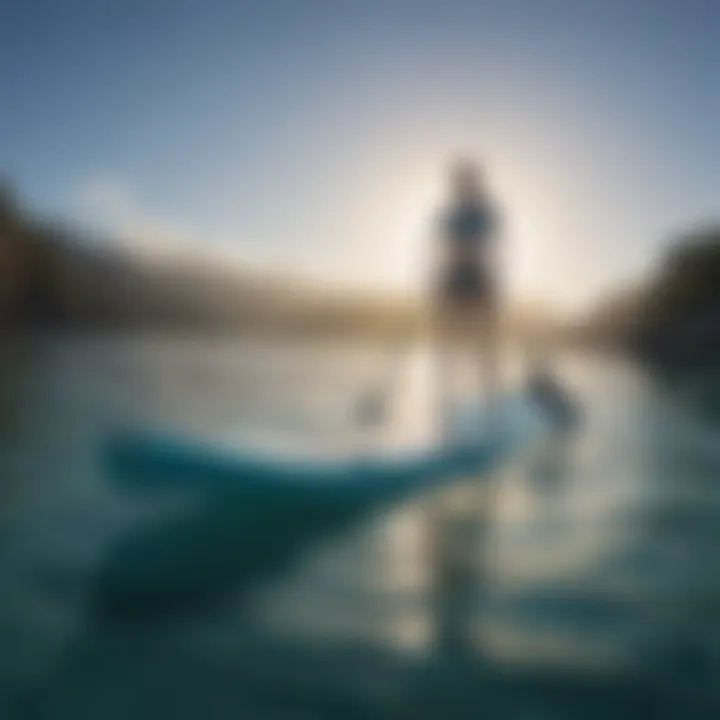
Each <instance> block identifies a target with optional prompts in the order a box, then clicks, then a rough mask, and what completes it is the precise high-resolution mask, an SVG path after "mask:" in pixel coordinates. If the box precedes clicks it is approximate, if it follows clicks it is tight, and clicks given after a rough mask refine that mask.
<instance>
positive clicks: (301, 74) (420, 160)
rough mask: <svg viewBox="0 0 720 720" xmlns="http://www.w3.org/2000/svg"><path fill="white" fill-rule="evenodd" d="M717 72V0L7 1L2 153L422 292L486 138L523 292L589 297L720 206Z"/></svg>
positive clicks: (247, 253) (115, 208) (276, 250)
mask: <svg viewBox="0 0 720 720" xmlns="http://www.w3.org/2000/svg"><path fill="white" fill-rule="evenodd" d="M718 76H720V3H717V2H714V0H673V1H671V0H653V1H652V2H651V1H649V0H503V1H502V2H501V1H500V0H497V1H496V2H482V0H476V1H474V2H472V1H459V0H436V1H432V2H430V1H424V0H416V1H415V2H405V1H404V0H378V1H376V0H364V1H360V0H258V1H257V2H243V1H242V0H103V1H102V2H101V1H99V0H36V1H35V2H33V1H32V0H0V172H3V173H4V174H6V175H7V176H8V177H9V178H10V179H11V180H12V181H13V182H15V183H16V184H17V186H18V188H19V189H20V191H21V192H22V193H23V195H24V196H25V197H26V198H27V199H28V201H29V202H31V203H32V204H33V206H35V207H36V208H38V210H40V211H43V212H51V213H56V214H58V215H59V216H62V217H64V218H68V219H72V220H74V221H76V222H77V223H78V224H80V225H82V226H84V227H87V228H92V229H98V230H101V231H102V232H103V233H108V234H110V233H113V234H115V235H118V236H120V237H122V238H123V239H124V241H126V242H132V243H134V244H135V245H136V246H138V247H141V246H142V247H146V248H148V247H149V248H152V247H153V246H157V247H166V246H171V247H172V246H175V245H183V246H186V247H192V248H221V249H222V251H223V252H229V251H232V253H234V254H235V255H237V257H239V258H241V259H242V260H245V261H247V262H248V263H255V264H258V265H270V266H279V267H282V268H283V269H289V270H292V271H295V272H297V273H303V274H307V275H312V276H313V277H315V278H317V279H318V280H322V281H327V282H333V283H335V284H340V283H345V284H357V285H361V286H367V287H373V288H374V287H378V288H383V289H384V288H390V289H408V288H410V289H414V288H417V287H419V286H420V283H421V281H422V276H423V271H422V262H421V258H422V257H423V256H422V252H423V250H422V248H423V243H424V242H425V237H424V236H425V235H426V232H425V230H426V229H427V225H428V218H429V217H430V216H431V214H432V211H433V207H434V205H435V204H436V203H437V202H438V201H439V200H441V199H442V180H443V172H444V170H445V165H446V163H447V161H448V159H449V158H452V157H453V156H454V155H456V154H457V153H458V152H462V153H470V154H473V155H475V156H476V157H478V159H480V160H481V161H482V162H483V163H484V164H485V165H486V167H487V170H488V173H489V176H490V181H491V184H492V185H493V186H494V188H495V191H496V194H497V195H498V198H499V200H500V201H501V203H502V205H503V207H504V209H505V215H506V219H507V223H506V226H507V233H506V243H507V249H506V253H505V257H506V259H507V263H506V268H507V276H508V281H509V283H510V286H511V288H512V290H513V293H514V294H516V295H517V296H522V297H525V298H538V297H541V298H544V299H547V300H548V301H550V302H556V303H558V304H561V305H563V306H567V307H572V306H575V305H577V304H578V303H585V302H587V301H589V300H590V299H592V298H593V297H595V296H596V295H597V294H598V293H600V292H602V291H603V290H605V289H606V288H608V287H610V286H612V285H614V284H616V283H618V282H623V281H624V280H626V279H627V278H632V277H634V276H636V275H638V274H639V273H642V272H643V271H644V270H645V269H646V268H647V266H648V265H649V264H650V263H652V262H653V260H654V259H655V258H656V257H657V255H658V253H659V251H660V248H661V247H662V245H663V244H664V243H665V242H666V241H667V238H668V237H669V236H671V235H672V233H673V232H675V231H677V230H678V229H682V228H683V227H686V226H688V225H691V224H692V223H694V222H701V221H706V220H711V219H713V218H717V215H718V210H719V206H718V197H717V188H718V187H720V133H718V127H720V95H719V94H718V93H717V80H718ZM99 234H102V233H99Z"/></svg>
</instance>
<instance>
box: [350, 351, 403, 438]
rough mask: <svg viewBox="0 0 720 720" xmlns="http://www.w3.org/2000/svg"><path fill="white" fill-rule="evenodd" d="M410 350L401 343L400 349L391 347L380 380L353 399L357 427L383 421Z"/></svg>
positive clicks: (377, 423)
mask: <svg viewBox="0 0 720 720" xmlns="http://www.w3.org/2000/svg"><path fill="white" fill-rule="evenodd" d="M411 349H412V346H411V344H410V343H403V344H401V345H400V347H397V346H396V345H393V346H392V347H391V348H390V349H389V350H388V353H387V355H388V357H387V360H386V364H385V371H384V372H383V373H382V374H381V376H380V380H379V381H375V382H374V383H373V385H372V386H370V387H368V388H366V389H365V390H364V392H363V393H362V394H361V395H360V396H359V397H357V398H356V399H355V404H354V406H353V409H352V418H353V420H354V421H355V422H356V423H357V424H358V425H361V426H363V427H377V426H378V425H380V424H381V423H382V422H384V421H385V419H386V418H387V410H388V403H389V400H390V396H391V394H392V393H393V392H394V391H395V389H396V388H397V386H398V380H399V378H400V374H401V371H402V370H403V369H404V368H405V366H406V364H407V362H408V361H409V359H410V351H411Z"/></svg>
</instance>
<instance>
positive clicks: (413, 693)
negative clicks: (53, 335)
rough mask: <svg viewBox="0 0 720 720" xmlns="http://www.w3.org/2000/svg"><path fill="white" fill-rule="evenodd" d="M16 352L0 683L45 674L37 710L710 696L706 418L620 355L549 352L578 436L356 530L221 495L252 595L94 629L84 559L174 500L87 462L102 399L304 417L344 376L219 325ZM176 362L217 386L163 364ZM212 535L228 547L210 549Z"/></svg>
mask: <svg viewBox="0 0 720 720" xmlns="http://www.w3.org/2000/svg"><path fill="white" fill-rule="evenodd" d="M33 358H34V362H32V363H30V362H24V361H23V362H21V363H19V366H20V367H18V368H16V369H17V374H16V375H15V379H14V380H13V383H14V384H13V387H12V388H10V387H8V388H6V390H7V391H8V393H9V394H8V395H7V397H8V399H9V400H10V399H14V405H15V408H16V409H17V410H18V411H19V412H18V414H17V415H15V414H14V413H13V414H12V416H8V417H10V418H11V419H10V422H9V424H10V425H11V426H12V430H13V435H14V436H13V440H12V442H9V441H8V442H6V443H5V445H4V446H3V449H2V457H1V458H0V463H2V470H3V475H4V477H3V481H5V480H6V479H9V480H10V481H11V483H12V484H13V486H14V487H15V488H16V489H20V490H21V491H22V492H21V493H20V494H19V495H17V503H13V504H12V506H11V505H10V504H5V505H4V506H3V514H4V515H5V516H6V517H8V518H9V520H10V522H9V523H8V524H7V526H6V528H7V530H8V532H5V533H4V534H3V540H4V544H3V545H2V546H0V583H2V587H3V594H2V597H1V598H0V606H1V607H0V609H1V610H2V613H1V614H0V636H1V639H2V641H3V642H2V645H1V646H0V696H2V695H3V693H5V692H6V688H11V689H12V690H13V692H15V690H17V689H18V688H25V689H26V690H27V689H28V688H29V689H30V691H34V689H35V688H38V687H41V686H42V688H43V698H44V700H43V703H44V704H43V708H44V710H43V711H42V712H38V713H37V715H36V716H37V717H42V718H45V717H47V718H59V717H74V718H83V717H86V718H91V717H101V716H102V717H113V716H118V713H120V714H122V712H121V711H125V714H126V715H127V714H133V715H136V716H137V717H138V718H142V717H147V716H150V715H153V716H155V717H156V716H157V714H158V712H157V711H158V709H161V710H162V709H164V710H167V712H168V713H170V715H172V716H173V717H178V718H183V717H197V715H198V713H200V714H202V713H203V712H205V713H206V714H207V715H208V716H209V717H218V718H220V717H228V716H233V717H235V716H244V715H243V713H244V712H246V711H247V710H248V708H251V707H253V704H256V705H257V707H261V706H262V708H263V709H267V712H270V711H271V710H272V711H273V712H275V711H276V712H277V713H280V716H283V715H282V713H286V714H287V715H288V716H291V717H292V713H293V712H295V713H296V715H297V714H300V715H302V714H303V713H304V714H305V715H307V716H313V715H315V716H322V715H323V713H324V714H325V716H328V717H331V716H335V717H339V716H348V715H352V714H353V712H354V713H355V716H356V717H359V716H368V717H370V716H375V717H377V716H378V714H380V715H382V713H385V714H392V712H394V713H396V715H398V716H403V714H404V716H410V717H422V716H423V714H424V716H434V717H437V716H439V715H441V714H445V715H448V714H450V715H452V714H453V712H455V711H457V713H456V714H458V715H461V710H462V711H463V712H466V713H469V714H471V715H472V716H474V717H477V716H480V715H481V714H483V713H484V714H489V715H490V716H495V717H529V716H534V715H536V714H547V715H549V716H552V717H568V718H579V717H587V716H588V713H590V714H591V715H592V712H594V713H595V715H596V716H597V717H648V716H650V717H659V718H664V717H672V718H674V717H678V718H679V717H691V718H692V717H701V716H704V717H713V716H716V715H712V713H711V712H710V711H712V710H716V709H717V707H718V705H717V698H716V697H715V695H716V694H717V693H716V690H714V681H715V680H716V678H717V676H718V669H717V668H718V657H719V655H718V652H719V650H718V648H720V633H718V628H720V624H719V622H718V620H719V618H718V607H720V587H719V586H718V581H717V573H715V572H713V567H714V566H713V561H714V558H715V557H716V556H717V553H718V551H720V532H718V527H720V524H719V521H720V503H719V502H718V499H717V492H716V491H717V478H718V477H719V476H720V475H719V474H718V473H720V468H719V467H718V462H719V460H718V453H717V436H716V435H715V434H710V432H711V431H709V430H708V428H707V427H696V426H694V425H691V424H688V423H687V422H686V419H685V418H684V416H683V414H682V413H680V412H678V410H677V408H675V407H673V406H672V404H671V403H666V402H665V401H664V400H663V398H662V396H660V395H658V394H657V392H656V391H655V389H654V388H652V387H650V388H647V387H645V386H643V385H642V384H641V383H639V382H638V381H637V379H636V378H635V377H633V375H632V373H631V372H627V371H626V370H625V369H624V368H618V367H616V366H612V365H610V364H608V363H606V362H605V361H603V362H602V363H595V364H593V363H592V362H590V361H586V360H583V361H582V362H580V363H577V364H576V365H574V366H573V365H570V366H569V369H568V374H569V375H571V376H572V377H573V379H574V380H576V381H577V382H576V384H577V385H578V386H579V387H580V388H581V391H582V394H583V397H584V398H587V401H588V405H589V412H588V426H587V428H586V429H585V431H584V432H583V433H582V435H581V436H579V437H577V438H567V439H566V440H564V441H562V442H558V443H557V444H555V445H552V446H547V447H545V448H544V449H543V452H542V453H541V454H540V455H537V456H534V457H529V458H527V459H526V460H523V462H522V463H520V464H519V465H518V466H516V467H514V468H512V469H510V470H508V471H507V472H504V473H501V474H499V475H497V476H495V477H494V478H492V481H491V482H482V481H478V480H477V479H474V478H468V479H467V480H466V481H464V482H461V483H457V484H456V485H454V486H453V487H452V488H447V491H443V492H440V493H435V494H433V495H432V497H426V498H423V499H421V500H417V501H413V502H412V503H410V504H409V505H406V506H402V507H400V508H397V509H394V510H392V511H390V510H388V511H387V512H386V511H385V510H383V511H382V512H379V513H378V514H377V515H373V516H372V517H368V518H366V522H365V523H364V524H363V525H362V527H357V528H351V527H349V526H343V525H342V523H340V525H338V526H336V527H333V528H332V529H331V530H328V531H327V532H325V530H324V529H323V528H322V527H320V525H319V524H318V523H317V522H315V520H314V519H313V518H312V517H305V520H303V522H304V523H305V525H304V529H303V532H302V533H300V535H302V536H303V537H305V536H307V537H310V536H312V537H313V542H312V543H305V542H304V540H303V537H300V536H298V538H296V540H295V541H294V543H290V544H288V542H287V537H288V535H289V534H291V533H292V532H295V531H296V530H297V527H295V528H294V529H293V526H292V523H290V522H289V521H288V520H289V519H291V518H292V517H297V515H298V514H297V512H295V511H296V510H297V508H295V509H293V508H292V507H291V508H290V509H289V510H288V511H287V513H286V514H285V515H282V516H281V517H280V520H278V522H276V523H275V524H274V525H272V526H264V527H261V528H258V525H259V524H261V523H259V521H256V515H257V514H256V513H254V512H253V509H252V507H246V508H244V509H243V508H239V507H235V508H229V507H228V508H223V512H222V513H221V514H222V515H223V518H224V519H223V522H222V523H220V525H218V526H217V527H216V526H215V525H214V521H213V522H210V521H208V528H209V529H212V533H211V534H212V535H213V537H214V538H215V540H214V541H213V542H217V546H218V550H219V552H218V553H217V562H218V564H222V563H225V570H227V574H228V575H231V576H237V569H238V566H239V565H243V566H244V567H245V568H246V571H247V578H250V580H248V585H252V586H253V592H252V602H250V603H243V604H240V603H239V602H238V596H237V595H236V594H234V591H232V590H228V589H225V588H223V589H221V591H220V592H219V595H220V596H222V597H224V598H226V599H227V601H228V602H226V603H225V604H224V605H222V606H217V607H213V608H212V609H206V610H204V611H203V612H193V613H190V615H189V616H188V615H186V617H185V619H183V620H182V621H178V622H175V623H174V624H170V625H168V626H167V627H165V628H159V627H157V626H154V625H151V626H150V627H148V626H145V627H144V628H140V627H134V628H132V627H130V626H126V628H125V629H124V630H123V631H122V632H113V630H112V628H105V629H104V630H100V629H99V628H98V627H97V626H93V627H85V625H84V622H85V620H87V611H88V607H89V604H90V603H89V601H90V598H91V596H90V595H89V594H88V593H89V592H90V589H91V587H92V584H91V583H90V582H89V579H91V578H92V577H93V574H94V573H95V572H96V571H97V570H98V568H100V567H101V566H102V564H103V563H104V562H107V560H108V558H109V553H110V549H111V548H112V547H113V546H116V543H118V542H120V541H121V539H122V538H124V537H127V536H128V535H129V533H130V530H134V529H137V528H138V527H139V524H141V523H143V522H145V521H147V522H148V523H152V524H157V523H165V521H166V520H167V518H168V517H169V516H168V511H169V510H172V512H173V513H177V512H179V511H182V512H186V511H187V510H188V508H187V507H186V508H185V509H184V510H183V508H182V507H180V506H179V505H178V506H176V507H173V508H170V507H169V506H168V505H167V504H164V503H163V502H158V499H157V498H154V499H152V500H151V499H147V498H146V499H140V498H131V497H126V496H123V495H120V494H119V493H118V492H117V491H116V490H115V489H113V488H112V486H110V484H109V483H108V482H107V479H106V478H103V477H102V476H100V475H99V474H98V469H97V467H96V466H95V465H94V463H93V448H94V447H95V444H96V442H97V441H98V437H99V436H101V435H102V433H103V432H104V431H105V429H106V428H107V424H108V423H107V420H108V417H109V418H110V419H113V416H112V413H110V412H109V411H108V410H107V408H108V407H110V406H112V408H113V412H115V411H116V409H117V408H118V407H122V408H124V409H125V410H127V411H128V414H129V415H130V416H132V417H134V418H137V419H143V420H144V421H145V422H147V423H151V424H159V425H162V426H170V425H172V426H175V427H178V426H182V427H183V429H185V430H188V431H190V432H194V431H197V432H198V433H203V434H211V435H217V436H218V437H221V438H230V437H244V436H245V431H246V429H248V430H250V429H252V428H253V423H254V422H255V420H256V418H255V417H254V416H253V412H254V408H260V407H263V406H265V405H271V404H273V403H274V404H275V409H277V407H278V404H279V403H283V402H284V403H289V402H290V401H293V402H294V401H295V400H297V402H298V406H301V407H302V408H303V409H305V408H312V407H315V406H313V405H312V402H314V400H315V399H316V398H317V397H319V394H318V393H316V392H315V390H316V389H317V388H321V389H322V390H323V393H324V395H323V396H324V397H327V404H325V402H324V401H323V403H322V404H321V406H320V407H321V409H319V410H317V412H318V414H320V415H322V413H324V412H326V410H327V409H329V408H331V407H337V404H338V401H339V400H340V401H341V400H343V399H346V398H348V397H350V396H351V395H352V390H353V389H355V388H357V386H358V383H357V382H356V379H357V376H356V375H355V376H353V377H352V378H350V379H348V376H345V377H341V372H340V370H339V369H338V368H341V369H342V371H343V372H346V373H350V370H349V369H348V368H349V367H350V365H351V364H350V363H349V362H348V363H345V362H344V361H341V362H337V359H334V360H333V361H332V362H329V363H327V365H324V364H323V362H322V361H319V360H318V359H317V356H313V355H312V353H310V352H307V353H306V352H305V351H302V352H299V354H298V355H297V356H291V355H285V357H283V358H282V360H281V359H280V358H279V357H278V354H277V353H276V352H275V351H274V350H273V351H272V352H270V353H265V355H263V353H262V352H261V351H260V350H259V349H256V350H254V351H249V350H246V349H242V348H238V347H233V346H232V345H231V344H230V345H229V346H228V347H214V348H209V347H202V346H201V347H195V346H194V345H193V343H192V342H188V343H186V344H184V345H180V346H178V345H177V344H173V343H168V344H164V343H162V342H157V343H154V344H153V343H150V345H144V344H143V343H140V342H138V343H133V342H129V341H128V342H126V343H120V342H118V343H117V344H115V345H114V346H113V347H112V348H110V349H108V348H107V347H105V346H103V345H102V344H100V345H97V346H95V347H93V346H92V345H85V346H78V345H77V344H66V345H64V346H55V347H50V348H43V349H42V350H41V351H39V352H37V353H34V354H33ZM110 361H112V362H110ZM108 363H109V365H112V367H113V368H114V371H113V372H108V367H109V365H108ZM283 363H285V364H286V365H289V366H291V367H292V372H291V373H289V375H288V377H289V378H290V379H288V380H287V382H285V383H284V384H283V380H282V375H283V372H284V371H283V369H282V366H283ZM196 365H197V366H203V365H204V366H205V367H206V368H211V369H215V368H216V369H217V374H214V375H213V373H214V370H213V372H209V373H206V374H205V377H206V379H207V378H209V377H210V376H211V375H213V377H214V378H215V380H213V382H212V383H211V382H209V381H207V382H206V380H203V381H202V382H201V383H196V382H195V379H197V372H196V370H195V369H193V370H192V371H188V372H187V373H186V372H185V371H184V370H183V369H182V368H186V367H189V368H195V367H196ZM357 365H362V363H358V362H356V366H357ZM326 367H331V368H335V370H336V371H337V377H333V376H332V374H331V373H330V372H329V371H326ZM169 368H170V369H169ZM172 368H174V370H173V369H172ZM298 368H302V369H298ZM293 373H299V376H300V377H302V378H303V382H302V383H301V387H298V380H297V377H298V375H293ZM313 373H314V374H313ZM573 373H575V375H573ZM193 378H195V379H193ZM15 380H17V382H15ZM161 381H162V382H161ZM187 385H192V387H186V386H187ZM196 385H197V386H196ZM293 387H296V388H297V396H296V397H294V396H292V388H293ZM88 388H92V391H91V390H89V389H88ZM111 400H112V402H111ZM306 402H307V404H306ZM333 403H335V404H333ZM11 404H12V403H11ZM408 407H409V411H408V418H409V419H408V423H412V422H415V420H416V418H415V415H416V411H415V403H414V401H413V402H408ZM328 411H329V410H328ZM245 412H247V413H248V415H247V416H244V415H243V413H245ZM241 416H242V417H241ZM15 417H23V418H25V419H24V420H23V422H15V420H14V419H13V418H15ZM268 422H269V421H268ZM230 423H232V426H231V425H230ZM404 423H405V419H404V418H403V419H397V420H396V423H395V424H394V425H393V427H392V428H390V431H391V434H392V433H395V434H397V435H400V434H402V432H404V431H405V430H404ZM267 424H268V423H265V426H266V427H267ZM323 439H326V440H327V441H328V442H331V443H334V442H335V440H334V439H332V440H329V436H321V437H319V438H318V443H319V444H320V443H322V440H323ZM303 442H307V439H304V440H303ZM4 487H7V483H6V485H4ZM180 504H181V503H180ZM191 507H192V509H193V511H194V512H197V511H198V505H197V504H195V505H191ZM175 517H176V518H177V517H178V516H177V515H175ZM208 517H209V516H208ZM213 517H216V515H213ZM83 518H85V520H83ZM86 520H87V522H86ZM253 523H255V526H253ZM253 527H254V530H253ZM306 531H307V533H306ZM231 536H232V538H234V539H233V541H232V543H226V541H227V538H228V537H231ZM259 537H264V538H265V540H266V541H267V542H258V538H259ZM238 538H240V540H242V541H241V542H236V541H237V539H238ZM243 538H244V540H243ZM273 538H278V546H277V547H279V546H280V544H282V545H283V546H284V548H285V549H284V550H283V552H282V553H280V551H279V550H278V554H277V556H273V552H274V550H273V546H272V543H271V542H270V541H271V540H272V539H273ZM283 538H284V539H283ZM233 543H234V544H235V545H239V546H240V547H242V548H243V549H242V553H241V555H242V557H240V558H239V557H238V556H237V555H232V554H228V553H226V552H223V549H226V548H227V546H228V544H233ZM290 545H292V546H293V547H294V548H295V549H296V550H297V552H293V553H292V554H290V555H287V552H286V551H287V548H288V547H289V546H290ZM174 549H175V548H174V546H173V545H172V543H170V554H171V555H172V556H173V557H176V555H177V554H176V553H174V552H173V551H174ZM250 555H253V557H254V558H255V559H254V560H252V561H248V562H247V563H246V562H245V561H246V560H247V557H249V556H250ZM273 557H275V559H274V560H273ZM253 563H256V564H255V565H253ZM253 567H254V570H253ZM204 570H207V568H205V569H204ZM253 573H255V574H254V575H253ZM78 619H79V620H80V622H78ZM79 628H81V629H82V632H81V635H80V636H78V633H79V632H80V630H79ZM83 633H84V634H83ZM411 646H412V647H413V648H414V649H415V650H416V652H414V653H409V652H408V649H409V648H410V647H411ZM443 668H445V669H446V670H447V674H446V675H443V674H442V671H443ZM448 668H450V669H448ZM48 678H50V680H48ZM443 678H444V679H443ZM361 680H362V682H361ZM18 692H19V691H18ZM28 692H29V691H28ZM283 693H286V694H285V696H284V697H283ZM128 698H135V699H134V700H133V701H132V702H131V701H130V700H129V699H128ZM648 699H649V700H650V701H651V702H650V706H648ZM2 702H3V698H2V697H0V705H2ZM461 702H462V703H465V706H464V709H463V708H461V707H460V704H461ZM493 703H494V704H493ZM114 705H116V706H117V708H119V709H118V710H113V706H114ZM130 706H132V708H131V707H130ZM648 707H650V710H648ZM203 708H204V710H203ZM207 708H211V709H210V710H208V709H207ZM3 709H4V708H3ZM153 709H155V712H153ZM391 711H392V712H391ZM471 711H472V712H471ZM650 711H652V712H650ZM0 712H1V711H0ZM709 712H710V714H708V713H709ZM113 713H115V715H113ZM333 713H334V715H333ZM702 713H705V715H702ZM246 714H247V713H246ZM170 715H168V716H170ZM7 716H8V717H10V718H13V720H14V717H13V715H12V714H11V713H10V714H8V715H7ZM248 716H249V715H248ZM18 717H20V716H19V715H18Z"/></svg>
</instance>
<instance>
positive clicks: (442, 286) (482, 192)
mask: <svg viewBox="0 0 720 720" xmlns="http://www.w3.org/2000/svg"><path fill="white" fill-rule="evenodd" d="M449 180H450V183H449V191H450V198H449V201H448V204H447V207H446V208H445V209H444V210H443V211H442V213H441V217H440V223H439V228H438V233H437V234H438V238H437V241H436V245H437V246H438V247H437V250H438V251H439V253H438V254H439V260H438V262H437V268H436V273H437V276H436V281H435V293H434V297H433V325H434V336H435V337H434V339H435V342H436V344H437V348H436V352H437V373H438V377H437V383H438V387H437V392H438V394H439V396H438V400H439V411H440V421H441V430H442V431H443V432H445V431H447V429H448V428H447V422H448V419H449V415H448V411H449V408H450V402H451V399H452V397H451V391H452V385H453V380H454V378H453V375H454V372H453V368H452V367H451V358H452V355H453V353H454V350H455V348H456V347H457V346H464V347H468V348H469V349H471V350H472V351H473V354H474V357H476V358H477V368H478V376H479V379H480V383H481V387H482V388H483V390H484V392H485V393H486V395H487V397H488V400H490V399H491V398H492V396H493V395H494V393H495V392H496V390H497V384H498V345H499V343H498V340H499V338H498V330H499V323H498V318H499V296H498V295H499V293H498V285H499V283H498V278H497V272H498V267H497V233H498V213H497V210H496V208H495V205H494V203H493V201H492V199H491V197H490V194H489V192H488V189H487V186H486V183H485V179H484V177H483V175H482V171H481V170H480V168H478V167H477V166H476V165H475V164H473V163H472V162H470V161H468V160H461V161H458V162H456V163H454V164H453V166H452V168H451V171H450V177H449Z"/></svg>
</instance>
